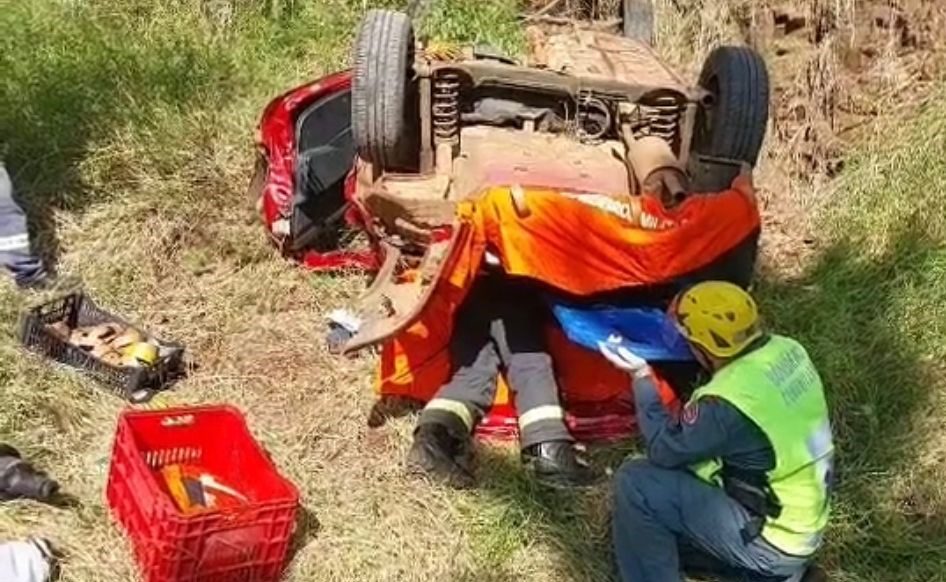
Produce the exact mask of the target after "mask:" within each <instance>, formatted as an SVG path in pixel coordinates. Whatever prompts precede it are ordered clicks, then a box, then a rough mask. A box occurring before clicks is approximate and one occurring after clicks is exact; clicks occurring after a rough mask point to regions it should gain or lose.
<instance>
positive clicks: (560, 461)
mask: <svg viewBox="0 0 946 582" xmlns="http://www.w3.org/2000/svg"><path fill="white" fill-rule="evenodd" d="M522 464H523V465H524V466H525V468H526V469H527V470H528V471H530V472H531V473H532V474H533V475H535V478H536V479H537V480H538V481H539V482H541V483H544V484H546V485H549V486H552V487H588V486H590V485H594V484H595V483H597V482H598V481H600V480H601V478H602V477H603V476H604V473H603V472H602V471H600V470H598V469H596V468H595V467H593V466H592V465H591V464H590V463H589V462H588V461H587V460H586V459H585V458H584V457H583V456H582V455H581V454H579V452H578V450H577V449H575V445H574V444H573V443H571V442H570V441H546V442H542V443H538V444H535V445H532V446H530V447H526V448H525V449H523V451H522Z"/></svg>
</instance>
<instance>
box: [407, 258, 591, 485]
mask: <svg viewBox="0 0 946 582" xmlns="http://www.w3.org/2000/svg"><path fill="white" fill-rule="evenodd" d="M547 316H548V314H547V313H546V311H545V306H544V305H543V304H542V302H541V298H540V297H539V295H538V294H537V292H536V290H535V289H534V288H533V287H531V286H530V285H529V284H528V283H527V282H522V281H514V280H511V279H509V278H507V277H506V276H505V275H504V274H503V273H502V272H501V271H500V270H498V267H497V268H495V269H487V271H486V272H484V273H483V274H481V275H480V277H479V278H478V279H477V281H476V282H475V283H474V286H473V288H472V289H471V290H470V293H469V295H468V297H467V299H466V301H465V302H464V304H463V306H462V307H461V308H460V311H459V312H458V314H457V317H456V323H455V328H454V334H453V337H452V339H451V346H450V351H451V359H452V362H453V366H454V373H453V375H452V377H451V378H450V380H449V381H448V382H447V383H446V384H445V385H444V386H442V387H441V388H440V390H439V391H438V392H437V394H436V396H435V397H434V398H433V399H432V400H431V401H430V402H428V403H427V405H426V406H425V407H424V410H423V412H422V413H421V415H420V420H419V421H418V424H417V428H416V429H415V431H414V442H413V445H412V446H411V450H410V452H409V454H408V467H409V468H410V469H411V470H412V471H414V472H418V473H423V474H427V475H429V476H432V477H435V478H437V479H439V480H442V481H444V482H446V483H448V484H450V485H453V486H455V487H470V486H472V485H473V484H474V477H473V470H472V432H473V430H474V429H475V427H476V425H477V423H478V422H479V421H480V420H481V419H482V418H483V416H484V415H485V414H486V412H487V411H488V409H489V407H490V406H491V405H492V403H493V399H494V397H495V394H496V381H497V378H498V377H499V374H500V373H504V374H505V378H506V379H507V380H508V385H509V388H510V391H511V393H512V395H514V397H515V403H516V409H517V410H518V413H519V432H520V447H521V450H522V454H521V457H522V462H523V465H524V466H525V467H526V468H527V470H529V471H531V472H532V473H533V474H534V475H535V476H536V478H537V479H538V480H540V481H542V482H544V483H547V484H550V485H555V486H584V485H589V484H591V483H593V482H595V481H596V480H598V478H599V477H600V476H601V473H600V472H599V471H597V470H595V469H594V468H592V467H591V466H590V465H589V464H588V463H587V462H586V461H585V460H584V459H583V458H581V456H580V455H579V453H578V452H577V451H576V449H575V447H574V439H573V438H572V436H571V434H569V432H568V428H567V427H566V426H565V418H564V411H563V409H562V407H561V405H560V403H559V396H558V386H557V384H556V381H555V375H554V373H553V370H552V359H551V356H550V355H549V354H548V352H547V351H546V347H545V345H544V331H543V330H544V322H545V317H547Z"/></svg>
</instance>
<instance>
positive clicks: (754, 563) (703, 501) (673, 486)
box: [613, 460, 808, 582]
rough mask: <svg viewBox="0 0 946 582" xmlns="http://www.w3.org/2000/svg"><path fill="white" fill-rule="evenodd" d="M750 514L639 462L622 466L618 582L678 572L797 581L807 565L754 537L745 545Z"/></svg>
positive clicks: (716, 493)
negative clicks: (619, 575)
mask: <svg viewBox="0 0 946 582" xmlns="http://www.w3.org/2000/svg"><path fill="white" fill-rule="evenodd" d="M751 521H752V516H751V515H750V514H749V513H748V512H747V511H746V509H745V508H743V506H742V505H740V504H739V503H737V502H736V501H734V500H733V499H731V498H730V497H729V496H728V495H726V493H725V492H724V491H723V490H722V489H719V488H717V487H713V486H711V485H709V484H707V483H704V482H703V481H701V480H699V479H698V478H697V477H695V476H694V475H692V474H690V473H689V472H687V471H683V470H673V469H663V468H660V467H657V466H656V465H653V464H652V463H650V462H649V461H647V460H634V461H628V462H626V463H625V464H624V465H623V466H622V467H621V468H620V469H619V470H618V474H617V478H616V480H615V510H614V524H613V528H614V552H615V556H616V558H617V563H618V569H619V571H620V574H621V579H622V580H623V581H624V582H673V581H678V580H682V574H681V572H682V571H683V570H686V571H687V572H688V573H692V574H710V575H716V576H719V577H722V578H723V579H725V580H733V581H741V582H742V581H744V582H780V581H783V580H784V581H792V582H794V581H795V580H800V579H801V575H802V572H803V571H804V569H805V566H806V564H807V562H808V560H807V559H805V558H799V557H796V556H788V555H785V554H783V553H782V552H780V551H778V550H776V549H775V548H774V547H772V546H771V545H769V544H768V543H766V542H765V540H763V539H762V538H761V537H756V538H755V539H753V540H751V541H748V542H747V541H745V538H744V534H743V531H744V529H745V528H746V526H747V525H750V527H751V524H750V522H751Z"/></svg>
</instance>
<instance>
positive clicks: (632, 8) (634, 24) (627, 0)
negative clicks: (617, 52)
mask: <svg viewBox="0 0 946 582" xmlns="http://www.w3.org/2000/svg"><path fill="white" fill-rule="evenodd" d="M621 20H622V23H623V24H622V27H623V32H624V37H625V38H630V39H633V40H636V41H638V42H642V43H644V44H647V45H652V44H653V43H654V3H653V1H652V0H624V1H623V2H622V3H621Z"/></svg>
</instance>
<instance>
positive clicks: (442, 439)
mask: <svg viewBox="0 0 946 582" xmlns="http://www.w3.org/2000/svg"><path fill="white" fill-rule="evenodd" d="M470 455H471V450H470V436H469V435H467V434H464V435H461V436H458V435H456V434H454V432H452V431H451V430H450V429H449V428H448V427H446V426H445V425H442V424H438V423H433V422H427V423H424V424H421V425H419V426H418V427H417V429H416V430H415V431H414V443H413V444H412V445H411V450H410V451H409V452H408V453H407V468H408V471H410V472H411V473H419V474H424V475H427V476H428V477H431V478H433V479H434V480H436V481H440V482H443V483H445V484H447V485H450V486H451V487H456V488H458V489H468V488H470V487H473V485H474V484H475V480H474V478H473V472H472V471H471V470H470Z"/></svg>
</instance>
